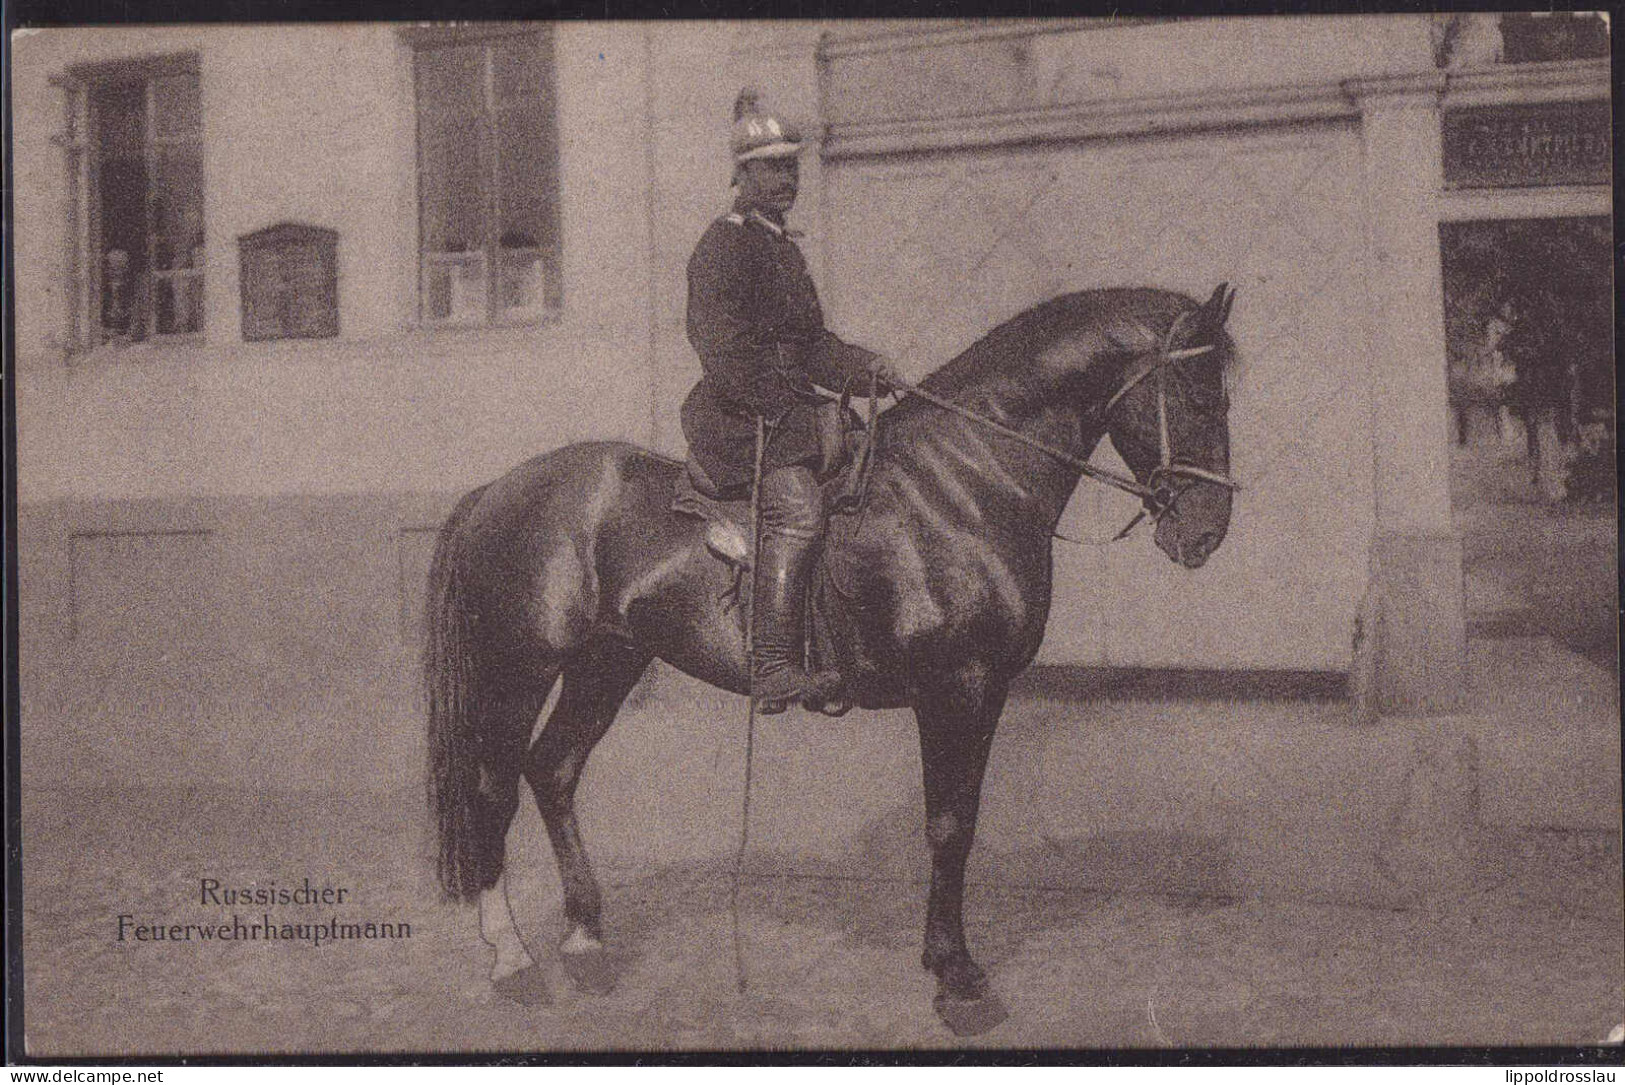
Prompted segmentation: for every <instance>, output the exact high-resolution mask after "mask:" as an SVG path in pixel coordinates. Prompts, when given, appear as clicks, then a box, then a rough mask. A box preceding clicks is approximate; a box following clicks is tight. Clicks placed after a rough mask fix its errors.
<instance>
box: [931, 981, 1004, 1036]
mask: <svg viewBox="0 0 1625 1085" xmlns="http://www.w3.org/2000/svg"><path fill="white" fill-rule="evenodd" d="M935 1005H936V1010H937V1016H938V1017H940V1018H942V1023H943V1024H945V1025H947V1026H948V1028H949V1029H950V1030H952V1032H953V1034H954V1035H955V1036H980V1035H981V1034H982V1033H984V1032H986V1031H988V1030H989V1029H993V1028H997V1027H998V1026H1000V1025H1002V1024H1003V1023H1004V1021H1005V1019H1006V1018H1007V1017H1009V1016H1010V1011H1009V1010H1007V1009H1005V1008H1004V1003H1003V1002H1001V1001H999V996H998V995H996V994H994V993H993V992H992V991H989V992H987V993H986V994H984V995H982V997H981V998H955V997H953V996H952V995H950V994H949V993H948V992H946V991H938V992H937V997H936V1002H935Z"/></svg>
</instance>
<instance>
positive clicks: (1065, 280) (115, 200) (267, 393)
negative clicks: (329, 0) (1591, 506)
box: [12, 16, 1611, 786]
mask: <svg viewBox="0 0 1625 1085" xmlns="http://www.w3.org/2000/svg"><path fill="white" fill-rule="evenodd" d="M1506 59H1507V58H1506V40H1505V36H1504V35H1503V34H1502V33H1501V32H1500V27H1499V26H1498V24H1497V17H1495V16H1485V17H1477V16H1473V17H1468V16H1357V17H1356V16H1350V17H1337V18H1293V19H1269V18H1260V19H1224V20H1189V21H1161V20H1158V21H1149V20H1147V21H1138V22H1135V21H1128V22H1123V21H1117V22H1112V21H1098V22H1097V21H1071V22H1035V23H996V24H982V23H974V24H973V23H912V24H890V23H863V24H850V25H848V24H839V23H828V24H820V23H774V24H748V23H741V24H722V23H684V24H670V25H658V24H637V25H634V24H577V23H570V24H558V25H556V26H554V25H520V26H496V25H491V24H482V25H477V26H471V27H470V26H413V27H407V26H385V25H373V26H342V27H340V26H335V27H283V28H275V29H268V28H251V27H225V26H222V27H152V28H114V29H82V30H80V29H75V30H68V29H63V30H49V31H33V32H24V33H23V34H22V35H20V36H19V37H18V38H17V39H16V40H15V41H14V51H13V61H14V66H13V85H12V94H13V103H14V109H15V114H14V116H15V128H14V144H13V146H14V159H13V162H14V171H15V174H14V175H15V178H16V197H15V199H16V203H15V211H16V214H15V218H14V221H15V223H16V232H15V253H16V267H17V279H16V300H17V306H16V313H17V316H16V331H17V340H16V342H17V365H16V381H17V383H16V390H17V396H16V398H17V417H18V446H19V447H18V468H19V471H18V498H19V519H20V527H21V540H20V559H21V591H20V608H21V621H22V632H23V639H22V644H21V650H20V654H21V674H22V697H23V712H24V715H23V743H24V747H23V749H24V765H25V772H26V773H28V774H29V778H30V779H35V778H37V779H43V780H52V779H59V778H65V777H67V776H69V775H75V776H77V775H79V774H84V773H90V774H92V775H94V774H98V773H100V774H110V775H112V776H115V777H120V778H134V779H138V780H151V781H161V780H164V779H168V778H170V777H171V775H173V766H174V765H176V764H177V763H178V762H179V761H182V760H184V761H186V762H188V763H189V764H191V765H194V766H195V765H197V764H198V763H199V759H200V758H201V759H202V761H201V763H202V764H204V765H205V767H204V768H203V769H201V770H198V771H201V773H202V775H203V776H204V777H205V778H210V779H218V780H223V781H227V782H237V783H261V782H266V781H271V782H291V783H298V784H300V785H301V786H304V785H312V786H316V785H322V784H328V783H331V784H343V783H346V782H353V781H354V780H355V779H357V778H358V777H360V778H364V779H365V780H366V781H367V782H368V783H369V784H370V785H378V786H394V785H396V784H402V785H404V784H405V783H407V782H410V781H411V780H413V779H415V775H416V772H417V767H418V764H419V762H420V753H419V750H418V745H419V741H420V739H419V731H420V728H419V727H417V725H416V723H415V721H416V719H417V718H418V711H417V708H416V693H415V661H416V656H417V652H418V644H417V641H418V636H419V618H418V611H419V609H420V607H421V598H422V581H423V577H424V573H425V570H426V567H427V559H428V553H429V548H430V546H431V544H432V540H433V537H434V531H435V529H436V527H437V525H438V523H439V520H440V518H441V517H442V516H443V515H444V513H445V512H446V511H447V510H448V509H449V507H450V503H451V501H452V500H454V499H455V497H456V496H457V495H458V494H460V493H461V492H463V491H464V490H466V489H468V488H470V487H472V486H473V485H476V484H478V483H481V482H484V481H486V480H488V479H490V478H492V477H494V476H496V475H498V474H500V473H501V472H503V471H505V470H506V469H507V468H509V467H510V466H512V465H514V464H516V463H518V462H520V461H522V460H524V459H525V458H527V457H529V456H532V455H535V454H537V453H539V452H542V451H546V450H547V449H550V448H553V447H556V446H558V445H561V444H564V443H566V442H569V441H572V440H578V439H584V438H589V437H590V438H598V437H609V438H619V439H625V440H631V441H636V442H639V443H641V444H644V445H648V446H650V447H653V448H656V449H658V450H661V451H664V452H667V453H671V454H681V451H682V437H681V433H680V430H679V428H678V425H677V407H678V404H679V403H680V402H681V400H682V397H683V395H684V394H685V393H686V392H687V390H688V388H689V387H690V386H691V384H692V382H693V381H694V380H695V379H696V377H697V375H698V363H697V360H696V359H695V358H694V357H693V355H692V352H691V350H690V348H689V347H688V344H687V342H686V339H685V336H684V331H683V310H684V301H685V296H686V294H685V280H684V266H685V262H686V259H687V256H688V253H689V251H690V249H691V247H692V245H693V243H694V241H695V240H696V239H697V238H698V236H699V235H700V233H701V232H702V231H703V229H704V228H705V226H706V225H707V223H708V222H709V221H710V220H711V219H712V218H713V217H714V216H716V215H717V214H719V213H720V212H721V211H722V210H724V209H725V208H726V206H727V202H728V198H729V197H728V175H729V163H728V161H727V158H726V154H725V143H726V132H727V123H726V122H727V119H728V110H729V106H730V104H731V102H732V100H733V98H734V95H735V94H736V93H737V92H738V90H739V88H740V87H741V86H744V85H752V86H756V87H758V88H759V89H760V90H761V91H762V94H763V98H764V100H765V101H766V102H767V103H769V105H770V106H772V107H773V108H775V109H778V110H782V111H784V112H787V113H790V114H792V115H795V116H799V117H801V118H804V119H808V120H810V121H813V122H815V123H813V124H812V125H811V127H812V128H813V129H814V130H815V131H816V132H817V133H818V136H819V138H818V139H817V140H816V141H815V146H814V149H813V151H812V153H810V154H809V155H807V157H806V160H805V162H804V164H803V194H802V198H801V202H800V203H799V205H798V207H797V210H796V211H795V212H794V217H795V218H796V219H797V220H798V223H799V224H800V225H802V226H803V227H804V228H806V229H807V230H808V232H809V235H810V236H809V238H808V239H807V241H806V242H805V243H804V248H805V249H806V251H807V254H808V257H809V261H810V263H811V264H812V266H813V270H814V275H815V277H816V278H817V279H818V281H819V283H820V285H821V288H822V290H823V292H824V297H825V303H826V309H827V310H828V312H829V314H830V318H831V322H832V324H833V325H834V326H835V327H836V329H837V330H838V331H840V332H841V333H842V334H843V335H844V336H845V337H847V338H849V339H852V340H855V341H857V342H860V343H864V344H865V345H868V346H871V347H873V348H875V349H878V350H881V351H883V352H886V353H888V354H891V355H893V356H894V357H896V358H898V359H899V360H900V362H901V363H902V365H903V366H904V368H905V369H907V370H908V371H910V372H911V373H912V374H913V375H915V376H921V375H923V374H924V373H926V372H928V371H929V370H930V369H931V368H933V367H934V366H935V365H937V364H940V363H941V362H943V361H945V360H947V359H948V358H949V357H951V356H952V355H953V354H955V353H957V352H958V351H959V350H961V349H963V348H964V347H966V346H968V345H969V344H970V343H971V342H973V341H974V340H975V339H976V338H977V337H978V336H979V335H980V334H981V333H983V332H985V331H986V330H988V329H989V328H991V327H993V326H994V325H995V324H997V323H999V322H1000V321H1002V320H1004V319H1006V318H1007V317H1009V316H1012V315H1014V314H1015V313H1017V312H1019V311H1021V310H1022V309H1024V308H1026V307H1027V306H1029V305H1031V304H1034V303H1036V302H1038V301H1041V300H1043V299H1045V298H1046V297H1049V296H1053V295H1054V294H1058V293H1062V292H1065V291H1069V290H1077V289H1084V288H1088V287H1093V286H1105V285H1118V284H1148V285H1158V286H1164V287H1171V288H1174V289H1179V290H1182V291H1185V292H1187V293H1189V294H1191V295H1193V296H1196V297H1198V298H1200V297H1205V296H1206V295H1207V293H1208V292H1210V291H1211V290H1212V288H1213V286H1214V285H1215V284H1217V283H1218V282H1220V281H1229V282H1231V283H1233V284H1234V285H1235V286H1236V287H1237V288H1238V290H1239V296H1238V301H1237V304H1236V308H1235V311H1234V314H1233V316H1232V319H1231V329H1232V332H1233V334H1234V335H1235V337H1236V340H1237V343H1238V347H1239V353H1240V363H1239V364H1238V366H1237V369H1236V372H1235V373H1234V374H1233V375H1232V381H1231V398H1232V401H1233V409H1232V415H1231V435H1232V456H1233V463H1234V470H1235V473H1236V476H1237V477H1238V479H1239V480H1240V482H1241V484H1242V486H1243V489H1242V491H1241V493H1240V495H1239V499H1238V501H1237V504H1236V510H1235V516H1234V519H1233V523H1232V528H1231V534H1230V537H1229V540H1228V541H1227V542H1226V544H1225V546H1224V547H1223V548H1222V549H1221V550H1220V551H1219V552H1218V553H1217V554H1216V555H1215V557H1214V558H1213V560H1212V561H1210V562H1209V564H1208V565H1207V567H1206V568H1204V569H1203V570H1202V571H1201V572H1200V573H1197V574H1192V573H1190V572H1187V571H1182V570H1179V569H1176V568H1175V567H1173V566H1172V565H1170V564H1169V563H1168V562H1166V561H1165V560H1163V559H1162V558H1161V557H1160V555H1158V554H1156V553H1155V551H1154V550H1153V549H1152V547H1151V545H1150V543H1149V541H1148V539H1143V538H1142V539H1134V540H1131V541H1128V542H1125V543H1122V544H1118V545H1116V546H1087V547H1081V548H1070V547H1066V546H1065V545H1064V544H1058V547H1057V551H1056V574H1057V597H1056V603H1055V607H1054V612H1053V615H1052V618H1051V625H1050V629H1049V634H1048V637H1047V639H1046V645H1045V649H1044V654H1043V655H1042V656H1041V657H1040V658H1041V661H1045V662H1050V663H1056V664H1066V665H1085V666H1126V667H1150V668H1182V669H1241V670H1278V669H1286V670H1306V671H1334V672H1335V671H1348V672H1350V673H1351V674H1353V675H1354V677H1355V679H1356V683H1355V684H1356V689H1357V690H1363V691H1365V692H1367V693H1369V698H1368V700H1369V702H1370V704H1371V705H1372V706H1373V708H1374V709H1375V710H1377V711H1381V712H1385V713H1396V714H1412V713H1425V712H1432V711H1448V710H1450V709H1451V708H1452V707H1453V706H1454V705H1455V704H1456V703H1457V700H1458V698H1459V695H1460V687H1461V683H1462V681H1463V677H1462V667H1463V657H1464V650H1465V649H1464V643H1465V631H1464V618H1463V600H1462V584H1461V545H1460V538H1459V535H1458V534H1457V533H1456V529H1455V527H1454V524H1453V521H1452V517H1451V509H1450V499H1449V447H1450V443H1451V441H1452V439H1453V438H1452V432H1453V431H1452V421H1451V418H1452V415H1451V402H1450V395H1449V387H1450V382H1449V374H1448V366H1447V348H1446V327H1445V309H1444V304H1443V300H1442V289H1443V287H1442V285H1441V284H1442V278H1441V275H1442V272H1441V256H1440V230H1441V224H1449V223H1454V222H1468V221H1475V222H1476V221H1485V220H1497V219H1525V218H1543V217H1565V216H1569V217H1572V216H1586V215H1591V216H1596V215H1607V214H1608V213H1609V212H1610V207H1611V190H1610V187H1609V185H1608V182H1607V178H1606V177H1602V178H1600V179H1599V178H1598V177H1597V176H1596V175H1595V167H1594V165H1588V163H1592V161H1593V160H1594V159H1595V158H1596V156H1597V153H1598V152H1597V149H1596V147H1595V146H1594V145H1593V143H1586V142H1585V141H1586V140H1588V139H1591V138H1592V137H1591V135H1590V133H1591V131H1592V127H1593V121H1590V120H1587V119H1586V118H1587V117H1592V116H1594V115H1595V110H1596V109H1597V108H1599V105H1598V104H1599V103H1600V108H1601V109H1602V110H1603V111H1604V116H1605V115H1606V103H1607V100H1608V62H1607V59H1606V58H1602V59H1570V60H1555V61H1539V60H1537V61H1536V62H1533V63H1526V64H1525V63H1520V64H1509V63H1505V60H1506ZM1508 110H1512V111H1516V110H1534V111H1535V112H1534V113H1533V114H1530V116H1531V117H1534V119H1533V120H1529V121H1527V122H1525V125H1524V127H1523V128H1522V129H1517V128H1507V126H1506V125H1507V123H1511V122H1504V121H1503V120H1497V118H1498V117H1499V118H1504V117H1506V116H1511V114H1509V113H1508V112H1507V111H1508ZM1474 111H1477V112H1474ZM1576 111H1578V113H1576ZM1587 111H1590V112H1587ZM1537 114H1538V116H1537ZM1579 114H1584V116H1580V115H1579ZM1475 117H1479V118H1486V120H1485V122H1484V123H1485V125H1487V126H1488V127H1484V125H1481V126H1480V128H1481V129H1482V131H1483V132H1485V133H1487V134H1484V135H1482V136H1481V138H1480V143H1479V145H1478V146H1479V150H1477V151H1474V152H1471V153H1468V152H1462V154H1464V155H1465V156H1466V157H1465V158H1462V157H1461V155H1457V156H1456V157H1454V158H1452V157H1451V155H1453V154H1455V153H1456V152H1454V151H1450V152H1449V153H1448V154H1447V149H1448V148H1450V147H1453V146H1454V144H1450V143H1448V140H1449V139H1451V138H1454V137H1453V136H1452V133H1455V132H1458V131H1460V130H1462V129H1461V124H1458V123H1457V122H1458V121H1460V122H1461V123H1462V124H1468V125H1469V127H1470V123H1471V122H1472V121H1473V118H1475ZM1554 118H1555V119H1554ZM1576 118H1577V119H1576ZM1565 124H1566V125H1568V126H1569V127H1567V128H1564V127H1563V125H1565ZM1453 125H1454V127H1453ZM1497 125H1500V127H1496V126H1497ZM1530 125H1533V126H1534V127H1533V128H1531V127H1530ZM1473 130H1474V131H1478V130H1479V129H1473ZM1519 132H1521V133H1523V134H1522V136H1521V137H1520V136H1519V135H1518V133H1519ZM1530 132H1534V136H1533V137H1531V136H1530ZM1469 134H1470V133H1469ZM1519 138H1522V139H1523V140H1524V143H1523V144H1522V145H1519V144H1518V139H1519ZM1530 138H1535V139H1536V140H1537V142H1538V140H1540V139H1545V140H1546V141H1547V142H1546V143H1545V144H1542V146H1543V147H1544V150H1539V149H1537V150H1534V151H1530V150H1529V149H1528V146H1529V143H1528V141H1529V139H1530ZM1604 138H1605V139H1606V125H1605V126H1604ZM1565 139H1566V140H1568V141H1569V142H1563V140H1565ZM1553 140H1556V141H1557V142H1555V143H1554V142H1552V141H1553ZM1509 141H1510V142H1509ZM1571 144H1572V146H1571ZM1503 145H1505V146H1503ZM1520 146H1521V147H1522V148H1523V149H1522V150H1520V149H1519V147H1520ZM1509 147H1510V148H1511V149H1508V148H1509ZM1554 148H1555V149H1554ZM1520 155H1521V156H1522V159H1521V160H1522V161H1524V165H1523V167H1522V168H1523V169H1524V172H1523V173H1522V174H1516V173H1514V174H1513V175H1511V176H1510V179H1509V176H1508V175H1506V174H1505V173H1502V174H1496V173H1495V172H1494V169H1493V168H1491V167H1492V166H1494V164H1495V163H1501V165H1502V166H1506V164H1507V163H1509V162H1511V163H1512V166H1510V167H1507V168H1511V169H1514V170H1515V169H1516V168H1517V162H1518V161H1520V158H1519V156H1520ZM1604 157H1605V158H1606V156H1604ZM1491 160H1493V161H1491ZM1571 160H1573V162H1579V165H1577V166H1574V168H1572V169H1570V170H1569V171H1568V172H1567V173H1564V172H1562V170H1561V169H1555V170H1554V168H1553V167H1552V166H1551V163H1552V162H1559V163H1562V162H1570V164H1571V165H1572V164H1573V163H1572V162H1571ZM1462 161H1467V162H1468V164H1469V165H1468V168H1467V169H1466V171H1465V172H1463V167H1462V166H1461V162H1462ZM1486 162H1488V163H1490V164H1489V165H1488V166H1486V165H1485V163H1486ZM1473 163H1477V166H1476V167H1475V166H1473ZM1531 163H1532V164H1531ZM1474 168H1476V169H1477V170H1478V173H1476V174H1475V173H1473V169H1474ZM1452 171H1455V172H1454V173H1452ZM1542 171H1545V172H1542ZM1110 457H1111V453H1110V451H1109V450H1107V449H1103V450H1102V453H1101V458H1102V459H1104V460H1109V459H1110ZM1130 512H1132V509H1131V508H1130V507H1128V506H1125V504H1124V499H1122V498H1121V497H1120V495H1117V494H1114V493H1111V492H1108V491H1104V490H1099V489H1094V488H1087V487H1086V488H1084V489H1080V491H1079V492H1078V494H1077V495H1076V497H1075V499H1074V502H1073V506H1072V508H1071V509H1070V510H1069V512H1068V514H1067V517H1066V519H1065V520H1064V522H1063V525H1062V530H1063V531H1065V532H1066V533H1068V534H1073V535H1081V536H1084V537H1086V538H1089V539H1096V540H1102V541H1103V540H1104V538H1105V536H1107V535H1108V534H1109V532H1110V530H1112V529H1114V528H1115V525H1116V524H1118V523H1121V522H1122V521H1123V520H1126V519H1127V517H1128V514H1129V513H1130Z"/></svg>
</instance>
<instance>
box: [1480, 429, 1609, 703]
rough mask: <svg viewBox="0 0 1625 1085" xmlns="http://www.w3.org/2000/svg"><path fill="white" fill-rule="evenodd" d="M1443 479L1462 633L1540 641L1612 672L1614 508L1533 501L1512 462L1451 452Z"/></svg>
mask: <svg viewBox="0 0 1625 1085" xmlns="http://www.w3.org/2000/svg"><path fill="white" fill-rule="evenodd" d="M1451 481H1452V488H1453V490H1454V494H1455V518H1456V526H1457V528H1458V529H1459V530H1460V531H1461V533H1462V563H1463V566H1464V569H1465V572H1466V577H1467V612H1468V613H1467V616H1468V621H1469V630H1470V632H1471V633H1472V634H1473V635H1475V636H1479V637H1506V636H1548V637H1551V638H1552V639H1554V640H1556V641H1557V642H1558V643H1560V644H1562V645H1564V646H1565V647H1567V648H1569V649H1571V650H1572V651H1575V652H1578V653H1580V654H1582V655H1584V656H1586V657H1587V658H1588V659H1590V660H1592V661H1593V662H1595V663H1599V664H1601V665H1604V666H1607V667H1611V668H1614V669H1615V671H1616V673H1617V671H1618V667H1619V653H1618V650H1617V649H1618V628H1619V626H1618V617H1619V554H1618V550H1619V548H1618V534H1619V522H1618V518H1617V516H1616V515H1615V509H1614V508H1613V507H1611V506H1607V507H1605V506H1600V505H1596V504H1589V505H1588V504H1572V503H1567V502H1565V503H1558V504H1552V503H1549V502H1545V501H1542V500H1540V499H1539V498H1538V497H1537V496H1536V494H1535V490H1534V487H1533V484H1532V480H1531V476H1530V472H1529V468H1528V466H1527V464H1525V463H1524V462H1523V461H1522V460H1521V459H1517V458H1516V457H1513V458H1494V457H1488V456H1486V455H1484V454H1482V453H1479V454H1471V453H1464V452H1458V453H1457V455H1456V456H1455V459H1454V461H1453V463H1452V480H1451Z"/></svg>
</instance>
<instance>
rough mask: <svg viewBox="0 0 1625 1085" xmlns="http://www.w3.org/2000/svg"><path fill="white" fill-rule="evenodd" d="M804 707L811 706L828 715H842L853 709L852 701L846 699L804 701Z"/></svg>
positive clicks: (815, 710) (810, 707) (812, 708)
mask: <svg viewBox="0 0 1625 1085" xmlns="http://www.w3.org/2000/svg"><path fill="white" fill-rule="evenodd" d="M802 707H803V708H809V709H811V710H812V711H814V712H821V713H823V714H824V715H826V716H835V717H840V716H844V715H846V714H847V713H848V712H850V711H852V702H851V701H844V700H835V701H804V702H803V703H802Z"/></svg>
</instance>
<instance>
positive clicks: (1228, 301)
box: [1200, 283, 1236, 334]
mask: <svg viewBox="0 0 1625 1085" xmlns="http://www.w3.org/2000/svg"><path fill="white" fill-rule="evenodd" d="M1235 300H1236V292H1235V290H1234V289H1232V288H1231V286H1230V284H1229V283H1220V284H1219V285H1218V286H1216V287H1214V288H1213V296H1212V297H1210V298H1208V299H1207V304H1206V305H1204V306H1202V313H1201V317H1200V323H1201V326H1202V330H1203V331H1204V332H1207V333H1209V334H1213V333H1216V332H1218V331H1219V330H1220V329H1221V328H1223V327H1224V322H1225V321H1227V320H1229V319H1230V306H1231V305H1233V304H1235Z"/></svg>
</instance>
